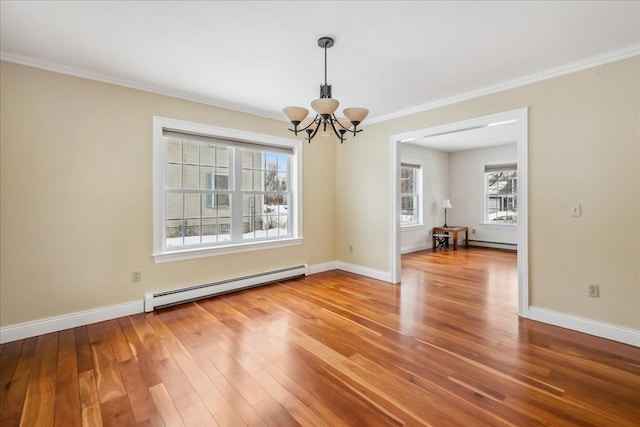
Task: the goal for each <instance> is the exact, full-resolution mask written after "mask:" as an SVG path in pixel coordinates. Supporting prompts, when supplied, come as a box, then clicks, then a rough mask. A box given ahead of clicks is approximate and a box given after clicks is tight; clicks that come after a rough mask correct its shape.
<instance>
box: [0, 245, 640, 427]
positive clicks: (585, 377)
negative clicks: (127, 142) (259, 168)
mask: <svg viewBox="0 0 640 427" xmlns="http://www.w3.org/2000/svg"><path fill="white" fill-rule="evenodd" d="M402 278H403V283H402V285H390V284H388V283H384V282H380V281H377V280H373V279H368V278H364V277H361V276H358V275H355V274H350V273H346V272H341V271H331V272H327V273H321V274H317V275H313V276H309V277H307V278H304V279H298V280H292V281H286V282H281V283H278V284H274V285H270V286H265V287H261V288H255V289H251V290H246V291H242V292H237V293H233V294H228V295H224V296H219V297H216V298H211V299H208V300H203V301H199V302H196V303H189V304H184V305H181V306H177V307H173V308H169V309H165V310H161V311H157V312H154V313H150V314H140V315H135V316H129V317H125V318H120V319H116V320H111V321H107V322H102V323H97V324H93V325H88V326H85V327H79V328H75V329H72V330H66V331H62V332H59V333H52V334H47V335H42V336H39V337H35V338H29V339H26V340H21V341H15V342H11V343H6V344H4V345H2V346H1V348H0V381H1V383H0V385H1V387H0V425H1V426H2V427H5V426H6V427H9V426H18V425H21V426H38V427H40V426H53V425H55V426H65V427H66V426H79V425H86V426H100V425H104V426H110V425H112V426H129V425H148V426H162V425H165V426H182V425H186V426H216V425H220V426H244V425H247V426H264V425H269V426H290V425H304V426H398V425H432V426H449V425H460V426H483V425H496V426H503V425H509V426H536V425H552V426H569V425H578V426H632V425H635V426H637V425H640V424H639V422H640V349H638V348H635V347H632V346H628V345H624V344H620V343H616V342H612V341H608V340H604V339H600V338H596V337H592V336H588V335H584V334H580V333H576V332H571V331H568V330H564V329H561V328H556V327H552V326H548V325H544V324H540V323H537V322H533V321H527V320H522V319H518V317H517V315H516V311H517V310H516V294H517V285H516V281H517V268H516V256H515V254H514V253H510V252H503V251H495V250H482V249H477V248H471V249H465V248H461V249H460V250H458V251H455V252H437V253H433V252H430V251H424V252H418V253H414V254H409V255H405V256H404V257H403V260H402Z"/></svg>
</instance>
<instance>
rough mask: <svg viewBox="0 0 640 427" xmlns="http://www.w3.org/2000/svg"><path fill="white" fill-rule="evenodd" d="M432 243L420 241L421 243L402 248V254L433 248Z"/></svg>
mask: <svg viewBox="0 0 640 427" xmlns="http://www.w3.org/2000/svg"><path fill="white" fill-rule="evenodd" d="M431 248H432V246H431V243H420V244H419V245H412V246H406V247H404V248H402V249H400V254H401V255H404V254H409V253H411V252H418V251H424V250H425V249H431Z"/></svg>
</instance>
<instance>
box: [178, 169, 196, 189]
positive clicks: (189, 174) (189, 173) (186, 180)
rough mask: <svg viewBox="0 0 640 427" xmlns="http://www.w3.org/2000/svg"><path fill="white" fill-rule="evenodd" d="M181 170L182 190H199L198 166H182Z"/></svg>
mask: <svg viewBox="0 0 640 427" xmlns="http://www.w3.org/2000/svg"><path fill="white" fill-rule="evenodd" d="M182 170H183V175H182V177H183V178H182V179H183V181H182V182H183V186H184V188H191V189H195V188H200V178H199V170H200V168H199V167H198V166H189V165H184V167H183V168H182Z"/></svg>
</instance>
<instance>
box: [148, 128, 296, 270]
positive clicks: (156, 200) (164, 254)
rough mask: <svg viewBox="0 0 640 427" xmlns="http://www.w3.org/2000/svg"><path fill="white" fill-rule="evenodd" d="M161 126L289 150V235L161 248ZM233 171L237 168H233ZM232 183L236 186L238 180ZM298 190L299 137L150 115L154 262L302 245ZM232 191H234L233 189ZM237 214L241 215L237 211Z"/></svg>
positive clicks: (162, 161) (162, 216)
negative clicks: (290, 210) (291, 211)
mask: <svg viewBox="0 0 640 427" xmlns="http://www.w3.org/2000/svg"><path fill="white" fill-rule="evenodd" d="M164 129H171V130H178V131H182V132H188V133H193V134H196V135H211V136H213V137H219V138H226V139H234V140H240V141H247V142H255V143H258V144H262V145H265V146H275V147H286V148H287V149H291V150H292V161H291V178H292V179H291V181H292V182H291V197H292V205H293V207H294V209H293V214H292V216H291V221H292V224H291V232H292V234H293V236H292V237H287V238H283V239H264V240H261V241H252V242H239V241H236V242H231V243H229V244H220V245H217V246H204V247H197V248H193V247H192V248H179V249H176V250H171V249H167V248H165V247H164V242H165V240H166V239H165V227H164V219H165V212H166V208H165V191H164V184H165V170H164V168H165V164H166V162H165V155H166V153H165V149H164V137H163V130H164ZM239 162H240V159H239V158H238V159H236V168H237V164H238V163H239ZM236 168H234V169H236ZM236 172H238V171H237V170H236ZM236 184H237V185H238V184H239V183H236ZM237 185H236V189H237ZM302 189H303V184H302V142H301V141H300V140H297V139H291V138H282V137H277V136H271V135H263V134H258V133H253V132H247V131H241V130H236V129H229V128H222V127H218V126H211V125H206V124H201V123H193V122H188V121H184V120H177V119H172V118H167V117H160V116H153V253H152V254H151V256H152V257H153V258H154V260H155V262H156V263H161V262H171V261H181V260H187V259H193V258H202V257H207V256H215V255H223V254H230V253H238V252H247V251H253V250H262V249H272V248H277V247H283V246H291V245H299V244H302V242H303V236H302V234H303V227H302V218H303V212H302V200H303V195H302ZM234 194H236V193H235V192H234ZM238 215H241V212H240V213H239V214H238ZM232 235H233V234H232Z"/></svg>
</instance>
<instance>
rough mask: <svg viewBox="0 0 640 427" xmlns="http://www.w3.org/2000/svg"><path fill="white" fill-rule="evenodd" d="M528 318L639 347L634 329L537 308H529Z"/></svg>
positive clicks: (638, 335) (639, 343) (637, 335)
mask: <svg viewBox="0 0 640 427" xmlns="http://www.w3.org/2000/svg"><path fill="white" fill-rule="evenodd" d="M528 317H529V319H531V320H536V321H538V322H543V323H547V324H550V325H554V326H560V327H561V328H566V329H571V330H573V331H578V332H583V333H585V334H589V335H594V336H596V337H600V338H606V339H609V340H613V341H618V342H621V343H625V344H629V345H633V346H636V347H640V331H637V330H635V329H631V328H625V327H623V326H617V325H612V324H609V323H604V322H599V321H597V320H591V319H585V318H583V317H578V316H573V315H570V314H564V313H559V312H557V311H553V310H547V309H546V308H538V307H529V310H528Z"/></svg>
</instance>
